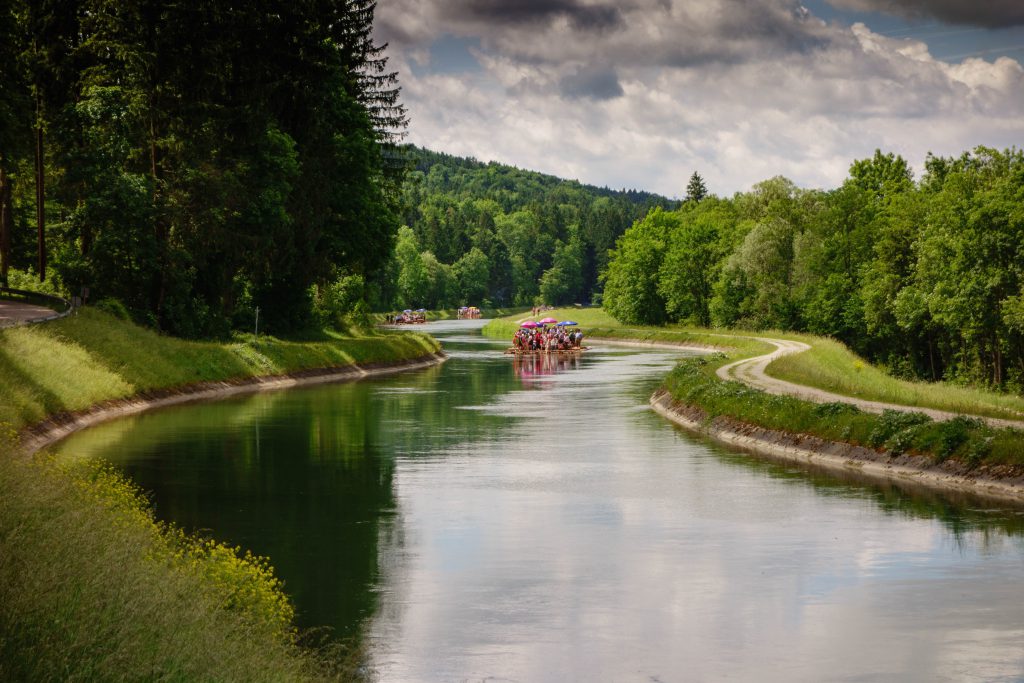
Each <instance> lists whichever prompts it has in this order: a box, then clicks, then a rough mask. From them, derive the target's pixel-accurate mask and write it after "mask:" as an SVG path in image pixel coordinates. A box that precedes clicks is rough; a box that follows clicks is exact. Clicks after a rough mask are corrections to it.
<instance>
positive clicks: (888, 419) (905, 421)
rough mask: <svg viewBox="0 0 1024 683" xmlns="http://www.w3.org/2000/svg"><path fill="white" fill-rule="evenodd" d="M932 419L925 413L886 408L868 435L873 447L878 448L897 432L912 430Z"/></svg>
mask: <svg viewBox="0 0 1024 683" xmlns="http://www.w3.org/2000/svg"><path fill="white" fill-rule="evenodd" d="M931 421H932V419H931V418H930V417H928V416H927V415H925V414H924V413H904V412H902V411H899V410H884V411H882V414H881V415H880V416H879V417H878V418H877V419H876V421H875V424H874V427H873V428H872V430H871V433H870V434H869V435H868V443H869V444H871V446H872V447H873V448H878V447H880V446H883V445H885V444H886V442H889V441H890V440H891V438H892V437H893V436H895V435H896V434H897V433H899V432H903V431H907V430H912V429H913V428H914V427H917V426H919V425H922V424H925V423H928V422H931Z"/></svg>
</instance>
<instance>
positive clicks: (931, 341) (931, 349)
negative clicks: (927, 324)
mask: <svg viewBox="0 0 1024 683" xmlns="http://www.w3.org/2000/svg"><path fill="white" fill-rule="evenodd" d="M928 362H929V363H930V364H931V366H932V381H933V382H937V381H939V376H938V373H936V372H935V338H934V337H932V335H930V334H929V335H928Z"/></svg>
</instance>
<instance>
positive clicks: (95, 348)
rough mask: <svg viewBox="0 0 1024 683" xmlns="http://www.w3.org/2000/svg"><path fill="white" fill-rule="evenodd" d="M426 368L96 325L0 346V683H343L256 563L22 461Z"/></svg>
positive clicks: (393, 352)
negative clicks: (225, 398) (256, 396)
mask: <svg viewBox="0 0 1024 683" xmlns="http://www.w3.org/2000/svg"><path fill="white" fill-rule="evenodd" d="M442 359H443V355H442V354H441V353H440V346H439V344H438V343H437V342H436V341H435V340H433V339H432V338H430V337H428V336H426V335H423V334H417V333H414V332H403V333H368V334H357V335H348V336H345V335H340V334H337V333H333V332H320V333H315V334H311V335H308V336H307V337H306V338H302V339H277V338H273V337H261V338H260V339H259V340H258V341H255V340H253V339H252V338H251V337H249V338H241V337H240V338H237V339H235V340H232V341H230V342H224V343H220V342H192V341H185V340H181V339H175V338H171V337H166V336H162V335H159V334H157V333H155V332H152V331H151V330H147V329H144V328H140V327H138V326H136V325H133V324H131V323H129V322H127V321H124V320H121V319H119V318H117V317H115V316H112V315H110V314H107V313H104V312H102V311H98V310H95V309H84V310H82V311H80V312H79V313H78V314H77V315H75V316H72V317H69V318H65V319H63V320H60V321H56V322H52V323H47V324H45V325H38V326H33V327H19V328H11V329H7V330H3V331H0V396H2V397H3V400H2V402H0V679H4V680H44V679H51V678H68V677H72V678H76V677H77V678H87V679H92V678H98V679H114V678H137V679H149V678H154V677H157V678H171V679H181V680H194V679H206V680H295V679H304V678H342V679H344V678H347V677H349V676H350V675H351V674H352V672H353V667H357V666H358V661H357V660H358V656H357V655H358V653H356V654H355V655H352V654H351V653H339V652H337V651H332V652H326V651H323V650H311V649H308V648H306V647H302V646H301V645H300V641H301V639H300V637H299V634H297V632H296V631H295V629H294V627H293V625H292V616H293V610H292V607H291V605H290V602H289V601H288V599H287V597H286V594H285V592H284V591H283V589H282V586H281V585H280V583H279V582H278V580H277V579H276V578H275V577H274V575H273V570H272V569H271V568H270V565H269V563H268V561H267V560H265V559H262V558H255V557H252V556H251V555H249V554H248V553H247V552H245V551H244V550H242V549H239V548H231V547H228V546H225V545H222V544H219V543H217V542H215V541H211V540H208V539H204V538H197V537H192V536H189V535H187V534H184V533H183V532H181V531H180V530H177V529H174V528H171V527H168V526H167V525H166V524H163V523H161V522H158V521H157V520H156V519H155V517H154V516H153V513H152V511H151V510H150V507H149V504H148V501H147V500H146V499H145V496H143V495H142V494H141V493H139V492H138V491H137V490H136V489H135V488H134V486H133V485H132V484H131V483H130V482H127V481H125V480H124V479H123V478H122V477H121V476H120V475H118V474H117V473H115V472H113V471H110V470H109V469H105V468H103V467H102V466H97V465H95V464H84V465H83V464H77V465H65V464H58V463H55V462H53V461H51V460H50V459H48V458H46V457H44V456H37V457H35V458H26V457H22V456H21V455H19V454H22V455H23V454H24V453H25V452H26V451H33V450H35V449H37V448H38V447H39V446H40V445H42V444H44V443H46V442H48V441H49V440H51V439H53V438H54V437H56V436H59V435H61V434H63V433H65V432H67V431H68V430H71V429H75V428H78V427H80V426H82V425H84V424H89V423H91V422H95V421H98V420H101V419H107V418H109V417H113V416H116V415H118V414H121V413H123V412H125V411H131V412H135V411H138V410H142V409H146V408H149V407H152V406H156V405H167V404H169V403H174V402H181V401H189V400H197V399H200V398H209V397H212V396H215V395H223V394H226V393H236V392H239V391H258V390H262V389H266V388H272V387H278V386H291V385H294V384H299V383H308V382H323V381H338V380H341V379H349V378H358V377H362V376H366V375H367V374H373V373H377V372H387V371H393V370H394V369H395V368H403V367H410V366H411V365H415V364H429V363H437V362H440V361H441V360H442Z"/></svg>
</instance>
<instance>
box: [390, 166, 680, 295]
mask: <svg viewBox="0 0 1024 683" xmlns="http://www.w3.org/2000/svg"><path fill="white" fill-rule="evenodd" d="M406 153H407V154H408V155H409V156H410V157H411V158H412V159H413V161H414V163H415V169H414V170H413V171H412V172H411V173H410V174H409V177H408V179H407V181H406V183H405V184H404V186H403V204H404V216H403V218H404V221H405V224H406V225H408V226H409V227H410V228H411V230H412V231H413V234H414V235H415V237H416V241H417V244H418V245H419V247H420V249H421V251H422V252H430V253H431V254H432V255H433V256H434V257H435V258H436V260H437V262H438V270H439V271H443V268H442V266H447V265H450V266H451V267H452V269H453V271H454V272H453V275H454V279H455V280H456V281H457V287H456V288H455V292H454V293H453V292H452V291H451V290H449V292H448V293H449V295H450V297H449V298H451V299H452V300H451V301H441V300H440V299H438V300H437V301H431V300H429V297H428V299H427V300H424V299H417V300H413V299H410V298H409V294H410V292H403V291H401V288H400V287H399V288H395V287H392V286H391V284H390V280H393V278H394V277H396V276H397V275H396V274H397V273H399V272H400V271H401V267H402V263H408V257H407V256H406V257H405V260H404V261H403V260H402V258H403V257H402V256H400V254H399V251H398V248H397V245H396V249H395V250H394V251H393V252H392V256H391V261H390V264H389V265H388V266H386V267H385V269H384V270H383V271H382V272H381V273H380V274H379V275H378V277H377V278H376V280H375V282H374V283H373V289H374V291H375V292H377V299H376V301H375V304H376V305H377V307H378V308H380V309H391V308H398V309H402V308H416V307H419V306H421V305H422V306H425V307H431V306H444V305H449V304H453V303H455V300H456V299H457V300H458V301H459V302H462V303H470V304H472V303H479V302H480V301H490V302H492V303H493V304H495V305H509V304H516V305H527V306H528V305H531V304H533V303H534V302H535V301H537V300H540V301H542V302H543V303H548V304H553V303H566V302H573V303H575V302H585V301H591V300H593V299H594V298H595V297H597V296H599V295H600V283H599V281H598V276H599V273H600V272H601V271H603V270H604V269H605V266H606V264H607V261H608V250H609V249H610V248H611V247H612V246H613V245H614V243H615V239H616V238H617V237H618V236H619V235H621V234H622V233H623V231H625V229H626V228H627V227H629V225H630V224H632V223H633V222H634V221H635V220H636V219H638V218H640V217H642V216H643V215H644V214H645V213H647V211H648V209H649V208H651V207H652V206H669V205H670V204H671V202H669V201H668V200H666V199H665V198H663V197H659V196H657V195H653V194H649V193H644V192H636V191H622V192H615V191H612V190H609V189H607V188H598V187H592V186H588V185H581V184H580V183H578V182H575V181H567V180H562V179H560V178H555V177H553V176H548V175H544V174H541V173H535V172H532V171H524V170H520V169H517V168H513V167H510V166H504V165H502V164H497V163H489V164H485V163H481V162H479V161H476V160H474V159H464V158H459V157H453V156H449V155H446V154H440V153H436V152H431V151H429V150H426V149H420V148H416V147H411V146H410V147H408V148H406ZM473 249H476V250H478V251H479V253H482V254H483V255H484V256H485V257H486V266H487V276H486V279H485V280H484V285H485V287H484V289H483V290H480V289H479V288H478V286H477V284H476V283H478V282H480V280H479V279H478V278H477V276H478V275H479V274H480V273H482V272H483V268H482V267H481V264H480V263H479V257H478V256H477V255H476V254H472V256H471V253H472V250H473ZM467 257H469V258H470V261H466V262H464V259H466V258H467ZM400 261H401V262H400ZM460 264H461V265H460ZM471 264H472V266H473V269H474V278H473V280H472V282H473V283H474V284H473V286H472V290H471V291H467V290H466V289H465V287H466V285H467V283H468V280H467V279H466V278H465V277H463V276H461V275H460V273H466V272H468V271H467V268H468V267H469V266H470V265H471Z"/></svg>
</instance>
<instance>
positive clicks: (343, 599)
mask: <svg viewBox="0 0 1024 683" xmlns="http://www.w3.org/2000/svg"><path fill="white" fill-rule="evenodd" d="M371 391H372V387H371V385H369V384H346V385H333V386H330V387H317V388H313V389H308V390H298V391H292V392H287V393H284V392H282V393H272V394H261V395H256V396H250V397H247V398H244V399H239V400H231V401H224V402H216V403H210V404H204V405H201V406H198V405H197V406H188V407H185V408H181V409H177V410H174V411H163V412H160V413H154V414H153V415H151V416H147V419H146V420H144V421H139V422H138V423H136V430H133V431H129V432H126V433H120V434H118V435H117V452H118V453H119V455H118V457H117V459H116V460H117V464H119V465H121V466H122V467H123V468H124V470H125V471H126V472H127V473H128V475H129V476H130V477H131V478H132V479H133V480H135V481H136V482H137V483H139V485H140V486H142V487H143V488H144V489H146V490H148V491H151V492H152V497H153V501H154V503H155V506H156V511H157V515H158V517H159V518H160V519H164V520H168V521H173V522H175V523H177V524H179V525H180V526H182V527H183V528H185V529H188V530H196V529H198V530H208V533H210V535H211V536H214V537H216V538H218V539H221V540H225V541H227V542H230V543H233V544H237V545H240V546H242V547H244V548H247V549H249V550H252V551H253V552H254V553H257V554H260V555H265V556H268V557H269V558H270V559H271V563H272V564H273V566H274V567H275V569H276V570H277V574H278V576H280V577H281V578H282V579H283V580H284V582H285V590H286V591H287V592H288V593H289V595H291V596H292V597H293V599H294V600H295V603H296V605H297V608H298V612H299V622H300V625H302V626H323V625H328V626H329V627H330V628H332V629H333V630H334V631H335V633H336V635H337V636H338V637H339V638H341V639H349V638H357V637H358V634H359V630H360V624H361V623H362V622H363V621H364V620H365V619H366V618H367V617H368V616H370V615H371V614H372V613H373V611H374V610H375V608H376V595H375V593H374V592H373V590H372V588H373V586H374V585H375V584H376V582H377V565H376V558H377V555H378V552H377V539H378V533H377V524H378V523H379V520H380V519H381V517H382V516H387V515H389V514H390V513H391V512H392V511H393V510H394V507H395V498H394V490H393V479H394V461H393V459H392V458H391V457H390V453H388V452H386V451H382V450H381V448H380V443H381V438H380V430H381V421H380V416H379V415H377V414H375V413H374V411H373V409H372V407H371V406H370V402H369V401H368V400H367V397H368V395H369V394H370V392H371ZM73 447H74V445H73V444H69V445H68V448H73Z"/></svg>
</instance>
